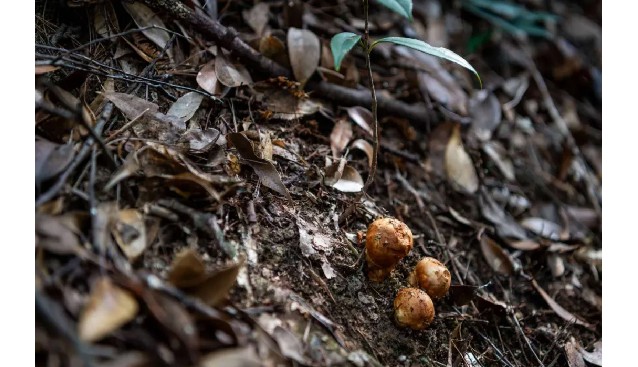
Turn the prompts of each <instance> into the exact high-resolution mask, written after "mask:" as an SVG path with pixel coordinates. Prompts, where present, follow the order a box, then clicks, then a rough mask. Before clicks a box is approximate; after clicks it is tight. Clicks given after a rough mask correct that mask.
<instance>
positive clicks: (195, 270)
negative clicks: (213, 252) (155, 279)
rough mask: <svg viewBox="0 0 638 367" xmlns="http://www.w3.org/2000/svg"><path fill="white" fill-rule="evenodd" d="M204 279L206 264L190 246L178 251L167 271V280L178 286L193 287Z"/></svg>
mask: <svg viewBox="0 0 638 367" xmlns="http://www.w3.org/2000/svg"><path fill="white" fill-rule="evenodd" d="M205 279H206V265H205V264H204V262H203V261H202V259H201V258H200V257H199V255H198V254H197V252H196V251H195V250H193V249H191V248H185V249H183V250H182V251H180V252H179V253H178V254H177V255H176V256H175V258H174V259H173V263H172V264H171V267H170V270H169V271H168V281H169V282H170V283H171V284H173V285H174V286H176V287H178V288H187V287H194V286H197V285H198V284H201V283H202V282H203V281H204V280H205Z"/></svg>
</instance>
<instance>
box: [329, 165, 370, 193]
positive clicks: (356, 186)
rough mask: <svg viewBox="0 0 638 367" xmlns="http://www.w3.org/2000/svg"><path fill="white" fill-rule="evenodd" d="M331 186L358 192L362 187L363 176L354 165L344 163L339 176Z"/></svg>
mask: <svg viewBox="0 0 638 367" xmlns="http://www.w3.org/2000/svg"><path fill="white" fill-rule="evenodd" d="M332 187H333V188H335V189H337V190H339V191H341V192H359V191H361V189H363V178H361V175H360V174H359V172H357V170H356V169H355V168H354V167H352V166H349V165H346V166H345V167H344V169H343V174H342V175H341V178H340V179H339V181H337V182H336V183H335V184H334V185H332Z"/></svg>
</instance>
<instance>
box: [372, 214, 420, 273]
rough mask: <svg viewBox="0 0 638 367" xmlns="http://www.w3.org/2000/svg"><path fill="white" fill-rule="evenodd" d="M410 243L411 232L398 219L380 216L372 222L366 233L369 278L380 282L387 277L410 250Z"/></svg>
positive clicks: (411, 242) (411, 243) (411, 241)
mask: <svg viewBox="0 0 638 367" xmlns="http://www.w3.org/2000/svg"><path fill="white" fill-rule="evenodd" d="M412 245H413V240H412V232H411V231H410V229H409V228H408V226H406V225H405V223H403V222H401V221H400V220H397V219H393V218H381V219H377V220H375V221H374V222H372V224H370V226H369V227H368V232H367V234H366V260H367V263H368V277H369V278H370V280H372V281H374V282H380V281H382V280H384V279H385V278H387V277H388V275H390V273H391V272H392V270H394V268H395V267H396V266H397V264H398V263H399V261H400V260H401V259H403V258H404V257H405V256H406V255H407V254H408V253H409V252H410V250H412Z"/></svg>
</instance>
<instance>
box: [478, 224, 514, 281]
mask: <svg viewBox="0 0 638 367" xmlns="http://www.w3.org/2000/svg"><path fill="white" fill-rule="evenodd" d="M480 241H481V252H482V253H483V257H484V258H485V261H487V263H488V264H489V265H490V267H491V268H492V269H493V270H494V271H496V272H498V273H501V274H503V275H512V274H514V267H515V266H514V263H513V261H512V258H511V257H510V256H509V254H508V253H507V252H506V251H505V250H504V249H503V248H502V247H501V246H499V244H497V243H496V242H495V241H494V240H493V239H491V238H490V237H489V236H488V235H486V234H483V235H482V236H481V240H480Z"/></svg>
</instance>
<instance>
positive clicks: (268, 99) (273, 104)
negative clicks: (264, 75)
mask: <svg viewBox="0 0 638 367" xmlns="http://www.w3.org/2000/svg"><path fill="white" fill-rule="evenodd" d="M261 99H262V103H263V104H264V105H265V106H266V107H267V108H268V111H269V112H272V114H271V116H270V117H269V118H273V119H282V120H294V119H298V118H301V117H304V116H306V115H310V114H313V113H315V112H318V111H320V110H321V107H322V105H321V103H319V102H317V101H314V100H312V99H309V98H298V97H295V96H294V95H293V94H292V93H290V92H289V91H287V90H281V89H279V88H277V89H267V90H265V91H264V92H262V93H261Z"/></svg>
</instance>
